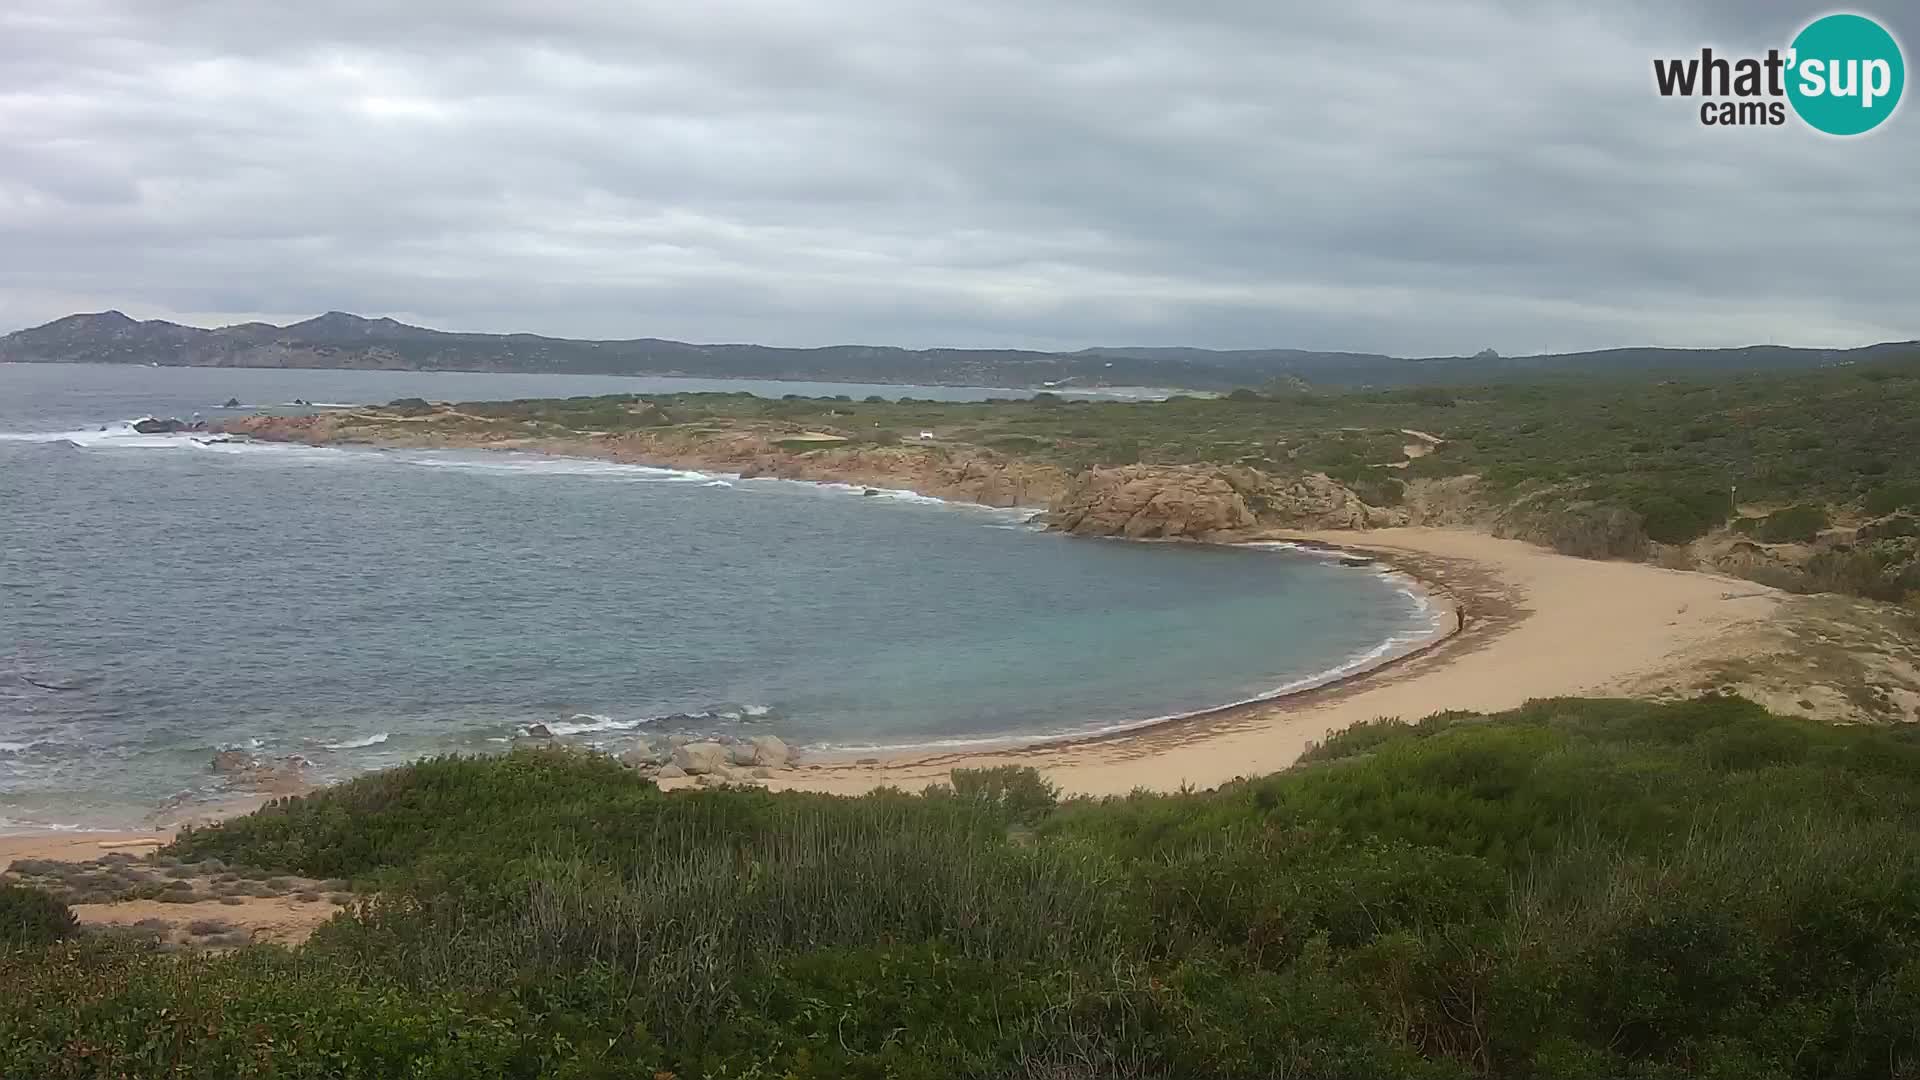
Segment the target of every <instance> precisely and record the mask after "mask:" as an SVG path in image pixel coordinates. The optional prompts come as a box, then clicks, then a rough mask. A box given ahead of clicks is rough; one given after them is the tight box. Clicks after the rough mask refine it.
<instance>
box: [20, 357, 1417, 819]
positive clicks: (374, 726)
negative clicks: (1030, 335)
mask: <svg viewBox="0 0 1920 1080" xmlns="http://www.w3.org/2000/svg"><path fill="white" fill-rule="evenodd" d="M709 386H712V387H713V388H720V389H729V390H740V389H745V390H750V391H752V392H755V393H765V394H770V395H778V394H782V393H802V394H817V393H849V394H854V395H856V396H864V394H866V393H869V392H874V393H885V394H887V395H889V396H894V397H898V396H903V395H911V396H915V397H936V396H944V397H987V396H993V395H996V394H1000V395H1009V396H1010V395H1011V393H1012V392H1008V391H988V390H980V391H958V390H955V389H953V388H916V387H883V388H867V387H852V386H847V385H844V384H781V383H758V384H755V383H738V382H728V383H721V384H702V383H700V382H699V381H697V380H657V379H610V378H602V377H594V376H572V377H569V376H517V375H466V374H458V375H427V374H414V373H384V372H383V373H361V372H316V371H232V370H210V369H158V370H156V369H144V368H134V369H130V368H106V367H93V366H88V367H78V368H67V367H55V366H50V365H48V366H40V365H0V828H7V827H12V828H18V827H23V826H27V825H45V824H52V823H63V824H85V825H113V824H129V823H133V822H136V821H138V820H139V819H140V818H141V817H142V816H143V815H145V814H147V813H148V812H150V811H151V810H152V809H153V808H154V807H155V806H156V805H158V804H160V803H161V802H162V801H163V800H167V799H169V798H174V797H179V796H181V795H183V794H184V795H185V796H187V797H188V798H213V797H216V796H218V795H219V794H220V788H219V784H218V781H217V780H216V778H213V777H211V776H210V775H209V773H208V770H207V761H208V758H209V757H210V756H211V755H212V753H213V752H214V751H215V750H216V749H220V748H224V747H230V746H242V747H249V748H252V749H254V750H256V751H257V752H259V753H261V754H263V755H275V754H287V753H298V754H301V755H304V756H306V757H308V758H309V759H311V760H312V761H313V762H314V766H315V768H316V770H317V771H318V773H319V774H320V775H321V776H322V777H326V778H339V777H344V776H348V775H352V774H353V773H355V772H359V771H363V770H366V769H369V768H378V767H381V766H383V765H388V764H393V763H396V762H400V761H404V760H408V759H411V758H415V757H419V756H421V755H423V754H430V753H439V752H445V751H450V750H460V751H484V750H488V749H498V748H500V747H502V746H504V745H506V743H507V741H508V740H511V739H512V738H513V737H515V736H516V735H517V734H518V733H520V732H522V731H524V729H525V728H526V726H527V725H528V724H532V723H544V724H547V725H548V726H549V727H550V728H551V729H552V730H553V731H555V732H556V733H561V734H568V735H570V736H571V737H574V738H578V739H580V740H582V741H587V742H592V743H594V744H595V745H600V746H603V747H605V748H608V749H613V750H617V749H619V748H620V747H621V746H622V745H623V744H624V743H628V742H631V741H632V740H633V739H634V738H635V737H636V736H639V735H648V736H653V737H659V736H662V735H667V734H672V733H675V732H688V733H703V734H704V733H728V732H732V733H740V734H745V733H758V732H770V733H774V734H779V735H781V736H782V737H783V738H786V739H787V740H788V741H789V742H792V743H795V744H797V745H800V746H810V747H818V748H831V749H836V750H840V751H843V752H844V751H849V750H855V749H857V748H862V747H887V746H905V745H926V744H942V743H950V742H953V743H967V742H973V741H983V740H1000V739H1007V738H1027V737H1033V736H1045V735H1060V734H1069V733H1075V732H1086V731H1092V730H1099V729H1103V728H1109V727H1112V726H1116V725H1120V724H1124V723H1127V722H1136V721H1141V720H1146V719H1150V718H1153V717H1157V716H1164V715H1167V714H1169V713H1175V712H1180V711H1186V710H1191V709H1196V708H1201V707H1206V706H1210V705H1218V704H1223V703H1226V702H1230V701H1235V700H1241V699H1245V698H1248V697H1252V696H1256V695H1258V694H1261V693H1265V692H1269V691H1271V690H1273V689H1274V688H1276V687H1279V686H1282V685H1287V684H1292V683H1296V682H1300V681H1302V680H1311V679H1314V678H1316V677H1321V676H1323V675H1324V674H1325V673H1327V672H1329V671H1332V670H1335V669H1338V668H1340V667H1342V666H1343V665H1348V664H1351V663H1353V662H1355V660H1356V658H1358V657H1361V656H1364V655H1366V654H1368V653H1370V652H1375V651H1377V650H1379V649H1381V648H1382V647H1383V646H1385V645H1386V643H1388V642H1390V641H1405V640H1409V639H1411V638H1413V637H1416V636H1418V635H1419V634H1421V633H1422V632H1424V631H1425V630H1426V629H1427V628H1428V622H1427V617H1426V615H1425V613H1424V610H1423V609H1422V607H1421V606H1420V605H1419V603H1418V601H1417V600H1416V599H1415V598H1414V597H1413V596H1411V595H1410V594H1409V593H1408V592H1406V591H1405V590H1404V589H1403V588H1402V587H1401V586H1400V585H1399V584H1398V583H1396V582H1394V581H1391V580H1389V579H1387V578H1384V577H1382V576H1380V575H1377V574H1374V573H1372V572H1370V571H1367V570H1358V569H1350V568H1345V567H1341V566H1338V565H1337V564H1335V563H1331V562H1328V561H1326V560H1324V559H1320V558H1316V557H1313V556H1310V555H1307V554H1304V553H1299V552H1291V551H1273V550H1248V549H1222V548H1205V547H1196V546H1191V545H1153V544H1130V543H1119V542H1111V541H1086V540H1073V539H1069V538H1065V537H1060V536H1054V535H1048V534H1045V533H1041V532H1038V531H1036V530H1034V529H1033V528H1031V527H1029V526H1027V525H1025V524H1024V523H1023V521H1022V518H1023V517H1024V515H1023V514H1019V513H1010V512H1005V511H992V510H984V509H978V508H971V507H962V506H953V505H949V504H944V503H939V502H936V501H933V500H927V499H921V498H918V497H915V496H910V495H906V494H904V493H901V494H893V495H889V496H886V497H882V498H863V497H861V496H860V495H859V493H858V492H857V491H853V490H849V489H843V488H835V487H829V486H819V485H808V484H798V483H788V482H783V481H774V480H738V479H734V478H730V477H719V476H706V475H702V474H697V473H688V472H678V471H673V470H666V469H647V468H640V467H636V466H623V465H614V464H610V463H602V462H592V461H574V460H564V459H556V458H546V457H539V456H531V455H515V454H488V453H458V452H430V451H404V452H400V451H392V452H390V451H375V450H344V449H330V448H307V447H288V446H269V445H250V444H224V445H221V444H216V445H202V444H200V443H198V442H196V441H195V440H193V439H190V438H186V437H180V436H151V437H143V436H136V435H132V434H131V433H130V432H129V431H128V430H127V429H126V428H125V427H124V425H123V424H120V422H123V421H125V420H127V419H129V418H131V417H135V416H139V415H144V414H154V415H163V416H164V415H182V416H184V415H189V414H191V413H193V412H196V411H198V412H202V413H205V414H207V415H209V416H211V415H216V414H217V412H218V410H216V409H214V408H213V405H214V404H215V403H217V402H220V401H224V400H225V399H226V398H228V397H238V398H240V399H241V400H242V401H244V402H248V403H249V404H254V403H273V404H277V403H281V402H286V401H291V400H293V399H295V398H302V399H305V400H308V401H313V402H358V401H385V400H389V399H392V398H395V397H402V396H412V395H419V396H425V397H434V398H451V399H489V398H507V397H519V396H530V395H554V394H577V393H607V392H616V391H619V390H630V389H638V390H640V391H641V392H645V391H647V390H667V389H702V388H707V387H709ZM116 425H120V426H116ZM102 427H106V428H108V429H109V430H107V431H102V430H100V429H101V428H102Z"/></svg>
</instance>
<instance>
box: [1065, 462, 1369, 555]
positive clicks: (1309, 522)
mask: <svg viewBox="0 0 1920 1080" xmlns="http://www.w3.org/2000/svg"><path fill="white" fill-rule="evenodd" d="M1405 518H1406V516H1405V515H1404V514H1402V513H1400V512H1398V511H1394V510H1387V509H1383V508H1381V507H1376V506H1368V505H1367V504H1366V503H1365V502H1363V501H1361V499H1360V497H1359V496H1358V495H1355V494H1354V493H1353V492H1352V491H1351V490H1350V489H1348V488H1346V487H1344V486H1342V485H1340V484H1339V483H1336V482H1335V481H1333V480H1331V479H1329V478H1328V477H1326V476H1325V475H1323V474H1320V473H1308V474H1305V475H1301V476H1292V477H1280V476H1272V475H1269V474H1267V473H1264V472H1261V471H1260V470H1258V469H1251V468H1245V467H1226V468H1220V467H1213V466H1204V465H1126V466H1120V467H1118V468H1111V469H1102V468H1094V469H1088V470H1086V471H1085V472H1082V473H1080V474H1078V475H1076V476H1075V477H1074V478H1073V479H1072V481H1071V482H1070V483H1069V484H1068V485H1067V489H1066V490H1065V491H1064V492H1062V493H1061V494H1060V496H1059V497H1058V498H1056V499H1055V500H1054V501H1053V505H1052V506H1051V507H1050V508H1049V509H1048V511H1047V513H1046V515H1045V519H1044V520H1045V521H1046V522H1047V524H1048V525H1049V526H1051V527H1053V528H1056V529H1060V530H1062V531H1064V532H1070V533H1073V534H1074V535H1076V536H1125V537H1132V538H1136V539H1147V538H1157V539H1176V538H1191V539H1204V538H1212V537H1221V536H1228V535H1233V534H1238V533H1243V532H1246V531H1247V530H1251V529H1256V528H1260V527H1263V526H1264V527H1270V528H1297V529H1368V528H1381V527H1385V526H1389V525H1402V524H1405V523H1406V520H1405Z"/></svg>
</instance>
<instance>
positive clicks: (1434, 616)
mask: <svg viewBox="0 0 1920 1080" xmlns="http://www.w3.org/2000/svg"><path fill="white" fill-rule="evenodd" d="M801 482H802V483H805V482H807V481H801ZM942 501H947V500H942ZM1098 539H1105V540H1119V541H1121V542H1123V543H1134V544H1165V543H1180V544H1198V543H1202V542H1197V541H1188V540H1143V539H1133V538H1128V537H1100V538H1098ZM1279 544H1284V545H1285V546H1286V547H1289V548H1294V549H1299V550H1308V551H1320V552H1325V553H1328V554H1329V555H1332V556H1334V557H1340V556H1349V557H1351V556H1353V553H1354V550H1355V549H1353V548H1348V547H1336V546H1333V545H1328V544H1318V543H1310V542H1298V541H1290V540H1289V541H1273V540H1241V541H1225V542H1217V546H1220V547H1251V548H1263V547H1272V546H1276V545H1279ZM1367 558H1368V559H1369V560H1370V561H1372V562H1374V563H1378V564H1379V565H1380V566H1381V567H1382V568H1383V574H1382V576H1390V577H1394V578H1398V579H1401V584H1403V586H1404V589H1403V591H1407V592H1410V593H1414V594H1416V596H1417V599H1418V601H1419V602H1420V603H1421V605H1422V606H1423V607H1424V608H1425V609H1426V611H1427V614H1428V616H1429V618H1428V621H1429V623H1430V626H1429V628H1428V630H1427V631H1426V632H1425V633H1422V634H1421V635H1420V636H1419V638H1418V639H1416V640H1412V641H1405V642H1401V643H1400V647H1396V648H1387V646H1389V645H1392V644H1393V643H1394V638H1395V637H1397V636H1398V635H1395V636H1394V637H1388V638H1387V639H1385V640H1384V641H1382V642H1381V643H1380V644H1379V645H1378V646H1375V647H1374V648H1373V649H1370V650H1368V651H1367V652H1365V653H1360V654H1357V655H1356V656H1355V657H1353V658H1351V659H1349V660H1348V661H1343V662H1341V663H1339V664H1336V665H1334V666H1333V667H1330V668H1327V669H1325V670H1323V671H1319V672H1316V673H1314V674H1311V675H1307V676H1304V677H1302V678H1300V679H1295V680H1293V681H1292V682H1288V683H1283V684H1281V685H1280V686H1278V687H1275V688H1273V689H1272V690H1267V691H1263V692H1261V693H1258V694H1255V695H1253V696H1251V697H1245V698H1241V699H1239V700H1237V701H1229V702H1224V703H1222V704H1219V705H1203V706H1200V707H1198V708H1194V709H1186V710H1182V711H1180V712H1174V713H1165V714H1162V715H1159V716H1149V717H1144V718H1142V719H1139V720H1123V721H1119V722H1117V723H1114V724H1111V725H1108V726H1105V727H1100V728H1095V729H1092V730H1085V731H1066V732H1057V733H1054V734H1042V735H1006V736H983V737H981V738H979V739H976V740H953V741H950V742H932V743H896V744H892V745H878V746H856V747H828V748H823V749H809V748H804V747H803V748H802V749H806V750H807V760H808V762H809V763H812V764H818V765H821V766H824V767H846V766H848V765H852V764H857V763H858V762H859V761H861V760H863V759H868V758H874V759H878V760H879V762H880V763H881V765H882V766H901V767H906V766H915V765H924V764H930V763H934V762H938V761H944V760H948V759H950V758H967V757H971V756H974V755H979V754H1017V753H1025V752H1029V751H1058V750H1067V749H1071V748H1073V747H1077V746H1089V745H1098V744H1101V743H1111V742H1118V741H1123V740H1127V739H1132V738H1137V737H1140V736H1144V735H1151V734H1153V733H1155V732H1157V731H1159V730H1161V729H1162V728H1171V727H1176V726H1179V725H1182V724H1203V723H1206V722H1209V721H1213V720H1218V719H1223V718H1227V717H1231V716H1233V715H1235V714H1237V713H1240V712H1243V711H1245V710H1249V709H1253V708H1256V707H1260V706H1271V705H1277V704H1282V703H1285V702H1287V701H1289V700H1291V699H1294V698H1299V697H1304V696H1306V695H1310V694H1315V693H1319V692H1321V691H1326V690H1334V689H1337V688H1339V687H1342V686H1346V685H1348V684H1350V683H1355V682H1358V681H1360V680H1362V679H1365V678H1367V677H1368V676H1370V675H1373V674H1375V673H1377V672H1381V671H1385V670H1388V669H1390V668H1393V667H1395V666H1396V665H1400V664H1404V663H1407V662H1409V661H1411V660H1414V659H1417V658H1418V657H1420V656H1421V655H1423V654H1425V653H1427V652H1430V651H1432V650H1434V649H1437V648H1439V647H1440V646H1442V645H1444V644H1445V643H1446V642H1447V641H1448V639H1450V638H1452V637H1453V636H1454V635H1455V634H1458V633H1460V629H1459V627H1458V626H1456V625H1453V624H1452V623H1451V622H1450V619H1451V616H1452V615H1453V613H1454V611H1455V609H1456V608H1457V607H1458V606H1459V605H1458V603H1457V602H1456V601H1455V600H1454V599H1453V597H1452V595H1451V594H1450V593H1449V592H1448V591H1447V590H1446V589H1445V588H1444V587H1443V586H1441V585H1440V584H1438V583H1437V582H1433V581H1429V580H1426V579H1424V578H1422V577H1420V576H1419V575H1418V574H1415V573H1413V572H1412V571H1410V570H1407V569H1404V568H1402V567H1399V566H1396V565H1394V564H1393V563H1392V562H1391V561H1389V560H1387V559H1383V558H1378V557H1374V556H1367ZM1354 661H1363V662H1359V663H1355V662H1354ZM1095 722H1096V721H1087V723H1095Z"/></svg>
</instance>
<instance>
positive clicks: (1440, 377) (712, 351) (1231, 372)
mask: <svg viewBox="0 0 1920 1080" xmlns="http://www.w3.org/2000/svg"><path fill="white" fill-rule="evenodd" d="M1900 355H1920V343H1915V342H1900V343H1889V344H1884V345H1873V346H1868V347H1866V348H1862V349H1795V348H1786V347H1780V346H1749V347H1746V348H1737V349H1608V350H1603V351H1599V352H1587V353H1569V354H1565V355H1556V356H1527V357H1501V356H1499V355H1497V354H1495V353H1493V352H1491V351H1490V350H1489V351H1486V352H1482V353H1480V354H1479V355H1477V356H1470V357H1434V358H1426V359H1401V358H1398V357H1392V356H1381V355H1377V354H1372V353H1344V352H1307V351H1303V350H1299V349H1246V350H1232V351H1221V350H1211V349H1183V348H1097V349H1084V350H1081V351H1079V352H1070V353H1066V352H1035V351H1029V350H1021V349H897V348H890V347H885V346H867V345H830V346H826V347H823V348H818V349H787V348H774V347H771V346H765V345H690V344H688V343H686V342H683V341H667V340H663V339H660V338H634V339H630V340H623V341H577V340H572V339H569V338H552V337H541V336H539V335H537V334H459V333H448V332H445V331H441V330H429V329H426V328H424V327H419V326H409V325H407V324H406V323H402V322H396V321H394V320H393V319H387V318H379V319H368V318H363V317H361V316H358V315H350V314H348V313H346V312H342V311H330V312H327V313H326V314H325V315H321V316H319V317H317V318H313V319H308V320H306V321H305V322H297V323H293V324H292V325H290V326H273V325H270V324H268V323H241V324H238V325H235V326H223V327H219V328H217V329H211V330H209V329H203V328H201V327H195V326H182V325H180V324H178V323H171V322H166V321H164V320H159V319H150V320H147V321H145V322H141V321H137V320H134V319H130V318H128V317H127V316H126V315H124V314H121V313H120V312H118V311H107V312H101V313H97V314H82V315H68V316H66V317H65V318H61V319H55V320H54V321H53V322H50V323H47V324H46V325H44V326H36V327H33V328H32V329H28V330H19V331H15V332H14V333H11V334H7V335H6V336H4V337H0V362H14V363H54V364H60V363H68V364H72V363H96V364H159V365H162V366H168V367H264V368H351V369H360V370H391V371H515V372H557V373H569V374H588V375H592V374H600V375H690V376H700V377H705V378H752V379H804V380H816V381H825V382H873V383H919V384H925V385H972V386H1007V387H1023V388H1036V389H1037V388H1043V387H1047V386H1087V387H1090V386H1163V387H1176V388H1185V389H1194V390H1230V389H1233V388H1236V387H1241V386H1260V385H1264V384H1266V383H1270V382H1274V381H1277V380H1286V381H1293V380H1297V381H1300V382H1305V383H1307V384H1310V385H1314V386H1329V387H1334V386H1414V385H1423V384H1432V383H1462V382H1478V381H1487V380H1490V379H1498V378H1505V377H1511V376H1516V375H1530V374H1551V373H1564V374H1593V373H1608V372H1615V373H1620V374H1647V373H1666V374H1687V373H1705V372H1725V371H1781V370H1802V369H1807V368H1814V367H1820V366H1824V365H1835V364H1848V363H1855V362H1859V361H1863V360H1874V359H1883V358H1890V357H1894V356H1900Z"/></svg>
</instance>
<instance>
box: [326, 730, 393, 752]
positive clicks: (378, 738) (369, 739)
mask: <svg viewBox="0 0 1920 1080" xmlns="http://www.w3.org/2000/svg"><path fill="white" fill-rule="evenodd" d="M392 737H393V733H392V732H388V731H376V732H374V733H373V734H371V735H368V736H366V737H365V738H361V739H343V740H341V741H340V742H330V743H322V744H321V745H322V746H325V747H326V748H327V749H329V750H359V749H363V748H365V747H368V746H379V745H380V744H381V743H383V742H386V741H387V740H388V739H390V738H392Z"/></svg>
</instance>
